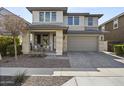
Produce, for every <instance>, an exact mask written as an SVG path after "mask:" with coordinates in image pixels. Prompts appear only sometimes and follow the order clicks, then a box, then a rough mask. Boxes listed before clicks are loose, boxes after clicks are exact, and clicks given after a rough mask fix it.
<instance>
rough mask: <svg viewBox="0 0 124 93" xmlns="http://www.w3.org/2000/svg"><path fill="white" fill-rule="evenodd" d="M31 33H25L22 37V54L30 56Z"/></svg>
mask: <svg viewBox="0 0 124 93" xmlns="http://www.w3.org/2000/svg"><path fill="white" fill-rule="evenodd" d="M29 36H30V35H29V31H27V32H26V33H23V35H22V52H23V54H29V52H30V42H29Z"/></svg>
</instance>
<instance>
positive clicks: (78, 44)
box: [68, 36, 97, 51]
mask: <svg viewBox="0 0 124 93" xmlns="http://www.w3.org/2000/svg"><path fill="white" fill-rule="evenodd" d="M68 51H97V37H96V36H92V37H91V36H68Z"/></svg>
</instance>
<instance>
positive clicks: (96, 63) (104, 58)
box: [68, 52, 124, 70]
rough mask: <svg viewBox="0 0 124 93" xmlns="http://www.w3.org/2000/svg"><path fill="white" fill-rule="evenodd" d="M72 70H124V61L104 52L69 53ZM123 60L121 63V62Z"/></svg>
mask: <svg viewBox="0 0 124 93" xmlns="http://www.w3.org/2000/svg"><path fill="white" fill-rule="evenodd" d="M68 57H69V60H70V65H71V68H85V69H91V70H93V68H94V69H96V68H124V59H123V58H117V57H113V56H111V55H108V54H105V53H102V52H69V53H68ZM120 60H121V61H120Z"/></svg>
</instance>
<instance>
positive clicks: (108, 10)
mask: <svg viewBox="0 0 124 93" xmlns="http://www.w3.org/2000/svg"><path fill="white" fill-rule="evenodd" d="M5 8H6V9H8V10H9V11H11V12H13V13H15V14H16V15H19V16H20V17H23V18H24V19H25V20H27V21H29V22H32V15H31V13H30V12H29V11H28V10H27V9H26V8H25V7H5ZM68 12H75V13H76V12H79V13H85V12H86V13H98V14H99V13H100V14H104V16H103V17H101V18H100V20H99V24H101V23H103V22H105V21H107V20H109V19H110V18H112V17H114V16H116V15H118V14H120V13H122V12H124V7H69V8H68Z"/></svg>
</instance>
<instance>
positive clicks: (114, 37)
mask: <svg viewBox="0 0 124 93" xmlns="http://www.w3.org/2000/svg"><path fill="white" fill-rule="evenodd" d="M99 29H100V30H102V31H105V30H106V31H109V33H107V34H104V35H105V37H104V38H105V40H107V41H108V42H110V43H124V13H121V14H119V15H117V16H115V17H113V18H112V19H110V20H108V21H106V22H104V23H103V24H101V25H100V26H99Z"/></svg>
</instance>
